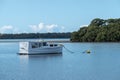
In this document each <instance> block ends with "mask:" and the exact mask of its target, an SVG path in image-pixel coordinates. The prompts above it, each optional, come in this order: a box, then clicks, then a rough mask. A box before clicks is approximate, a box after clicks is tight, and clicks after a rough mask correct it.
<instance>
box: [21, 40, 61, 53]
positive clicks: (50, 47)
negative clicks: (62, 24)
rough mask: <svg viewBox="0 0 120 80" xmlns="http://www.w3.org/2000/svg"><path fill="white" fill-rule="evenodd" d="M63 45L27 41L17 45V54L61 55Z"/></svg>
mask: <svg viewBox="0 0 120 80" xmlns="http://www.w3.org/2000/svg"><path fill="white" fill-rule="evenodd" d="M62 48H63V45H62V44H59V43H49V42H45V41H27V42H20V43H19V54H24V55H30V54H52V53H62Z"/></svg>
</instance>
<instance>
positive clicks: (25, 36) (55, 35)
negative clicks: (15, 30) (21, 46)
mask: <svg viewBox="0 0 120 80" xmlns="http://www.w3.org/2000/svg"><path fill="white" fill-rule="evenodd" d="M70 37H71V33H70V32H68V33H20V34H0V39H39V38H70Z"/></svg>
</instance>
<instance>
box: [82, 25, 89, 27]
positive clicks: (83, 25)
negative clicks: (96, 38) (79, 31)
mask: <svg viewBox="0 0 120 80" xmlns="http://www.w3.org/2000/svg"><path fill="white" fill-rule="evenodd" d="M80 27H88V25H81V26H80Z"/></svg>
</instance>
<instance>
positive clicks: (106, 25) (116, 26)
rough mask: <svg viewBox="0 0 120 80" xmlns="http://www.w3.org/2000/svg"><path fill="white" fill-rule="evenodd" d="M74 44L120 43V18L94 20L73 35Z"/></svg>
mask: <svg viewBox="0 0 120 80" xmlns="http://www.w3.org/2000/svg"><path fill="white" fill-rule="evenodd" d="M71 41H72V42H120V18H116V19H106V20H105V19H100V18H95V19H93V20H92V21H91V22H90V24H89V25H88V26H83V27H81V28H80V29H79V30H78V31H74V32H73V33H72V34H71Z"/></svg>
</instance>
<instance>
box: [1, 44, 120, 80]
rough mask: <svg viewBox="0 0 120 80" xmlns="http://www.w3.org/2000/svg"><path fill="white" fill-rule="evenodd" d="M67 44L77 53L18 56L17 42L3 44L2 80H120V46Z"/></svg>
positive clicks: (65, 52) (65, 51)
mask: <svg viewBox="0 0 120 80" xmlns="http://www.w3.org/2000/svg"><path fill="white" fill-rule="evenodd" d="M63 44H64V45H65V47H66V48H68V49H69V50H71V51H73V52H74V53H70V52H68V51H67V50H66V49H63V54H62V55H60V54H52V55H30V56H27V55H17V54H16V53H17V52H18V49H19V47H18V46H19V45H18V43H17V42H16V43H8V42H7V43H0V80H120V76H119V75H120V43H63ZM87 49H90V50H91V54H85V53H82V52H84V51H85V50H87Z"/></svg>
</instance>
